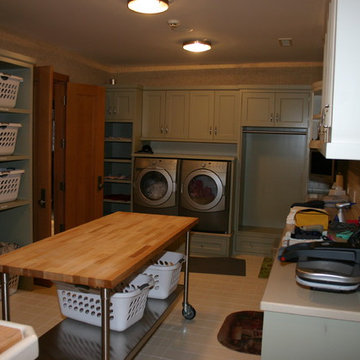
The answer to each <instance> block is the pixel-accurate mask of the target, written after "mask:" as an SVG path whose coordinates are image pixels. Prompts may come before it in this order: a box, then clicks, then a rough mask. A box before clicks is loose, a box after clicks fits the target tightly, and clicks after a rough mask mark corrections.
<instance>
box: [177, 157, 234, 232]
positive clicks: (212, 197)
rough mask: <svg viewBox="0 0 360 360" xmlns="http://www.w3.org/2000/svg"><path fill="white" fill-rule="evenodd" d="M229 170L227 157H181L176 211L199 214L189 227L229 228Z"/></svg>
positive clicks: (181, 213) (200, 228) (225, 230)
mask: <svg viewBox="0 0 360 360" xmlns="http://www.w3.org/2000/svg"><path fill="white" fill-rule="evenodd" d="M230 174H231V162H230V161H220V160H216V161H213V160H183V161H182V163H181V194H180V207H179V215H182V216H193V217H198V218H199V223H198V224H197V225H195V227H193V229H192V230H194V231H204V232H216V233H229V232H230V229H229V209H230V185H231V181H230Z"/></svg>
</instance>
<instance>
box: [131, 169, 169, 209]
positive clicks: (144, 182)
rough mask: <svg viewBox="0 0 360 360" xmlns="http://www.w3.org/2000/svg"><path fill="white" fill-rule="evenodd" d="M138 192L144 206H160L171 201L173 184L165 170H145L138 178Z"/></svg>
mask: <svg viewBox="0 0 360 360" xmlns="http://www.w3.org/2000/svg"><path fill="white" fill-rule="evenodd" d="M136 191H137V193H138V196H139V197H140V198H141V200H142V201H143V203H144V204H146V205H150V206H158V205H161V204H164V203H165V202H166V201H168V200H169V198H170V196H171V194H172V192H173V182H172V179H171V176H170V175H169V173H168V172H167V171H166V170H164V169H144V170H142V171H141V172H140V173H139V175H138V177H137V181H136Z"/></svg>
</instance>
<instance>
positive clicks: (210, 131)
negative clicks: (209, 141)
mask: <svg viewBox="0 0 360 360" xmlns="http://www.w3.org/2000/svg"><path fill="white" fill-rule="evenodd" d="M209 133H210V135H211V134H212V127H211V126H210V130H209Z"/></svg>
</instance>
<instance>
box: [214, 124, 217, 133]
mask: <svg viewBox="0 0 360 360" xmlns="http://www.w3.org/2000/svg"><path fill="white" fill-rule="evenodd" d="M214 134H215V135H217V127H216V126H215V129H214Z"/></svg>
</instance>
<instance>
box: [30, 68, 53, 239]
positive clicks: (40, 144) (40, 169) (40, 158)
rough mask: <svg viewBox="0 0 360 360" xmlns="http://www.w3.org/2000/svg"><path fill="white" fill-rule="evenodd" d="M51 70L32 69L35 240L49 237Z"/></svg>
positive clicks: (50, 208) (50, 210) (50, 211)
mask: <svg viewBox="0 0 360 360" xmlns="http://www.w3.org/2000/svg"><path fill="white" fill-rule="evenodd" d="M52 99H53V69H52V67H51V66H42V67H35V69H34V135H33V137H34V141H33V143H34V158H33V160H34V163H33V176H34V186H33V194H34V205H33V207H34V208H33V210H34V215H33V216H34V241H38V240H41V239H43V238H45V237H48V236H50V235H51V213H52V207H51V201H52V199H51V191H52V184H51V133H52Z"/></svg>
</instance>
